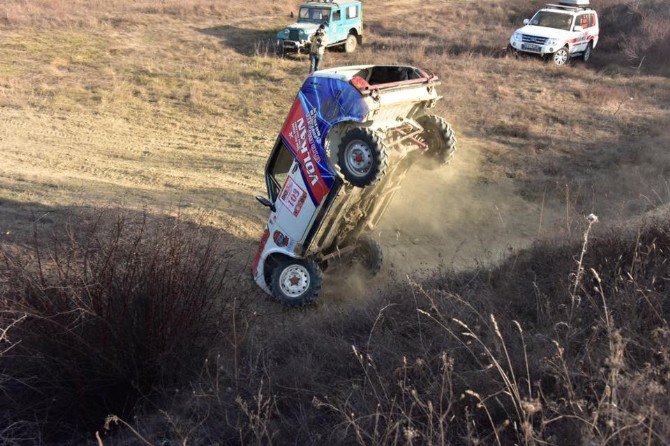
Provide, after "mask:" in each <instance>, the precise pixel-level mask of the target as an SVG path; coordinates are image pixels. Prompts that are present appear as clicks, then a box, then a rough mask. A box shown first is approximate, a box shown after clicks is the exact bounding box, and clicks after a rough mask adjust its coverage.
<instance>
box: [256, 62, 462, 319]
mask: <svg viewBox="0 0 670 446" xmlns="http://www.w3.org/2000/svg"><path fill="white" fill-rule="evenodd" d="M438 85H439V81H438V79H437V77H436V76H434V75H432V74H430V73H427V72H426V71H424V70H421V69H419V68H415V67H410V66H386V65H365V66H354V67H340V68H332V69H329V70H323V71H317V72H315V73H313V74H312V75H310V76H309V77H308V78H307V79H306V80H305V82H304V83H303V85H302V87H301V89H300V91H299V92H298V95H297V97H296V98H295V101H294V102H293V106H292V107H291V110H290V111H289V114H288V117H287V118H286V120H285V121H284V125H283V127H282V129H281V131H280V133H279V137H278V138H277V140H276V142H275V145H274V147H273V149H272V151H271V152H270V156H269V158H268V162H267V165H266V169H265V180H266V185H267V192H268V195H267V198H266V197H257V198H258V201H260V202H261V203H262V204H263V205H264V206H267V207H268V208H269V209H270V218H269V219H268V223H267V225H266V226H265V231H264V233H263V236H262V238H261V242H260V245H259V247H258V252H257V253H256V257H255V258H254V260H253V263H252V266H251V271H252V275H253V278H254V280H255V282H256V283H257V284H258V286H259V287H261V288H262V289H263V290H264V291H265V292H267V293H268V294H271V295H273V296H274V297H275V298H277V299H278V300H280V301H281V302H282V303H284V304H285V305H288V306H300V305H304V304H307V303H309V302H312V301H313V300H314V299H315V298H316V297H317V295H318V294H319V291H320V289H321V277H322V276H321V271H323V270H325V269H326V268H327V267H328V265H329V264H330V263H332V262H340V263H341V262H343V261H344V262H346V263H345V265H348V263H349V260H351V261H355V262H356V263H359V264H360V265H361V266H363V267H364V268H365V269H366V270H367V271H368V272H369V273H370V274H371V275H373V274H375V273H377V272H378V271H379V269H380V268H381V264H382V251H381V247H380V245H379V243H378V242H377V241H376V240H375V239H374V238H373V237H372V234H373V229H374V228H375V225H376V224H377V222H378V221H379V219H380V218H381V217H382V215H383V214H384V212H385V210H386V208H387V207H388V205H389V203H390V202H391V200H392V199H393V197H394V195H395V194H396V192H397V191H398V190H399V189H400V187H401V184H402V180H403V178H404V177H405V175H406V174H407V173H408V171H409V169H410V167H412V165H413V164H415V163H418V164H420V165H423V167H424V168H426V169H436V168H440V167H441V166H444V165H446V164H447V163H448V162H449V160H450V159H451V157H452V155H453V153H454V151H455V149H456V138H455V136H454V132H453V130H452V129H451V127H450V126H449V124H447V122H446V121H445V120H444V119H443V118H441V117H439V116H436V115H433V114H430V111H431V110H432V109H433V108H434V107H435V105H436V103H437V101H438V100H439V99H440V98H441V96H440V95H439V93H438V92H437V89H436V87H437V86H438Z"/></svg>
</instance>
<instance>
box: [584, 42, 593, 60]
mask: <svg viewBox="0 0 670 446" xmlns="http://www.w3.org/2000/svg"><path fill="white" fill-rule="evenodd" d="M592 52H593V42H589V44H588V45H586V49H585V50H584V54H582V60H583V61H584V63H586V62H588V61H589V59H590V58H591V53H592Z"/></svg>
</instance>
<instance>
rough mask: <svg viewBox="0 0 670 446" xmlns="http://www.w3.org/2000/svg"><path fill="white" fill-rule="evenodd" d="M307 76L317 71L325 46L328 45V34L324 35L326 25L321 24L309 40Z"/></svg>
mask: <svg viewBox="0 0 670 446" xmlns="http://www.w3.org/2000/svg"><path fill="white" fill-rule="evenodd" d="M309 40H310V43H311V45H310V48H309V74H312V73H314V72H315V71H318V70H319V65H320V64H321V61H322V60H323V56H324V54H325V53H326V45H328V34H327V33H326V25H325V24H323V23H322V24H321V25H319V28H318V29H317V30H316V32H315V33H314V35H313V36H312V37H311V38H310V39H309Z"/></svg>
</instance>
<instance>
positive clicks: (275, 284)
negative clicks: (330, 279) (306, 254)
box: [271, 258, 323, 307]
mask: <svg viewBox="0 0 670 446" xmlns="http://www.w3.org/2000/svg"><path fill="white" fill-rule="evenodd" d="M322 281H323V277H322V275H321V269H320V268H319V265H317V264H316V262H314V261H313V260H302V259H291V258H287V259H285V260H282V261H281V262H279V264H278V265H277V266H276V267H275V268H274V270H273V271H272V281H271V288H272V294H273V295H274V296H275V297H276V298H277V299H278V300H279V301H281V303H283V304H284V305H286V306H289V307H300V306H303V305H305V304H308V303H310V302H313V301H314V300H315V299H316V298H317V297H318V295H319V291H321V283H322Z"/></svg>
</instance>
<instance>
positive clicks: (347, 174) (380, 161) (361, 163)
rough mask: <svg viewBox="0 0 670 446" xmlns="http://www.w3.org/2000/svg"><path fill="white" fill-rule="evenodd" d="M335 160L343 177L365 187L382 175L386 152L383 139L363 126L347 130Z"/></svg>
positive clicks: (385, 166) (386, 163)
mask: <svg viewBox="0 0 670 446" xmlns="http://www.w3.org/2000/svg"><path fill="white" fill-rule="evenodd" d="M337 161H338V165H339V167H340V170H341V171H342V175H343V176H344V178H345V179H346V180H347V181H348V182H349V183H351V184H352V185H354V186H357V187H365V186H369V185H371V184H373V183H375V182H377V181H379V179H380V178H381V177H382V176H383V175H384V173H385V172H386V168H387V167H388V154H387V151H386V146H385V145H384V141H383V140H382V139H381V138H380V137H379V136H377V135H376V134H375V133H374V132H372V131H371V130H369V129H364V128H354V129H351V130H349V131H347V132H346V133H345V134H344V136H343V137H342V141H341V142H340V145H339V148H338V153H337Z"/></svg>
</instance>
